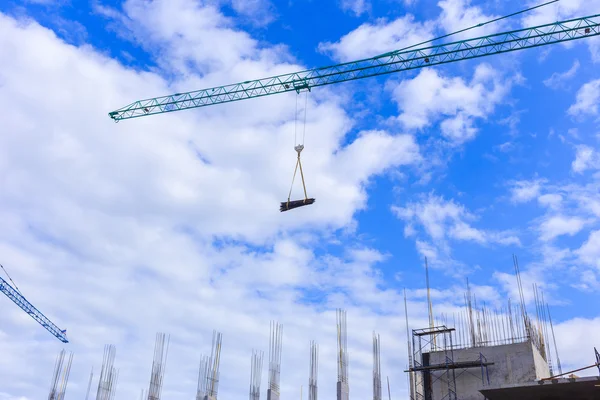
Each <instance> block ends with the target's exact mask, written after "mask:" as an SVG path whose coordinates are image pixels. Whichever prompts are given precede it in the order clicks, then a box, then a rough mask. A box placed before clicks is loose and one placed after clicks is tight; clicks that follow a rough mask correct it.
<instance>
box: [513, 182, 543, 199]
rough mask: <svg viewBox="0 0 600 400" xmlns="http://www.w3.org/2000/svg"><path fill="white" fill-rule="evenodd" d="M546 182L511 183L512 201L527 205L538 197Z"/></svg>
mask: <svg viewBox="0 0 600 400" xmlns="http://www.w3.org/2000/svg"><path fill="white" fill-rule="evenodd" d="M545 182H546V181H545V180H542V179H536V180H532V181H527V180H521V181H515V182H511V184H510V186H511V188H510V191H511V200H512V201H513V202H514V203H526V202H528V201H531V200H533V199H535V198H536V197H538V195H539V194H540V191H541V189H542V185H543V184H544V183H545Z"/></svg>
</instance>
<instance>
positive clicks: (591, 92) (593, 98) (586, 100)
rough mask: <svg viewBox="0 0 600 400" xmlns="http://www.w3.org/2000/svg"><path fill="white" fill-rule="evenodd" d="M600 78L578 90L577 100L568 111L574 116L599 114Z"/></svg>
mask: <svg viewBox="0 0 600 400" xmlns="http://www.w3.org/2000/svg"><path fill="white" fill-rule="evenodd" d="M599 100H600V79H596V80H594V81H591V82H588V83H586V84H584V85H583V86H582V87H581V88H580V89H579V91H578V92H577V101H576V102H575V104H573V105H572V106H571V107H569V110H568V111H567V112H568V113H569V115H572V116H574V117H578V116H584V115H597V114H598V101H599Z"/></svg>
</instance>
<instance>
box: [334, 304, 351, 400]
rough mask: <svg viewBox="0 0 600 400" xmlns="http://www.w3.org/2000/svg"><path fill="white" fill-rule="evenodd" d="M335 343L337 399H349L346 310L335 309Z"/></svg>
mask: <svg viewBox="0 0 600 400" xmlns="http://www.w3.org/2000/svg"><path fill="white" fill-rule="evenodd" d="M336 322H337V343H338V351H337V353H338V363H337V365H338V382H337V400H349V396H350V386H349V383H348V330H347V326H346V310H342V309H338V310H336Z"/></svg>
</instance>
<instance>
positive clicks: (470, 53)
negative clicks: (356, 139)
mask: <svg viewBox="0 0 600 400" xmlns="http://www.w3.org/2000/svg"><path fill="white" fill-rule="evenodd" d="M554 2H555V1H552V2H551V3H554ZM546 4H549V3H546ZM544 5H545V4H544ZM537 7H540V6H537ZM537 7H533V8H537ZM528 10H531V9H528ZM528 10H524V11H528ZM511 15H515V14H511ZM502 18H505V17H502ZM502 18H499V19H502ZM496 20H498V19H496ZM496 20H494V21H496ZM490 22H493V21H490ZM599 24H600V15H598V14H597V15H591V16H589V17H582V18H575V19H570V20H566V21H561V22H554V23H549V24H546V25H540V26H535V27H532V28H525V29H519V30H513V31H509V32H503V33H497V34H493V35H488V36H481V37H477V38H473V39H466V40H460V41H455V42H451V43H445V44H439V45H435V46H428V47H417V46H419V45H416V46H411V47H409V48H406V49H401V50H396V51H391V52H388V53H385V54H381V55H378V56H376V57H372V58H366V59H362V60H358V61H352V62H347V63H343V64H337V65H332V66H329V67H322V68H315V69H309V70H305V71H300V72H294V73H290V74H284V75H279V76H273V77H269V78H263V79H257V80H251V81H245V82H240V83H236V84H232V85H226V86H217V87H213V88H209V89H202V90H196V91H192V92H186V93H176V94H173V95H170V96H163V97H155V98H151V99H146V100H138V101H136V102H133V103H131V104H129V105H127V106H125V107H122V108H119V109H118V110H115V111H112V112H109V114H108V115H109V116H110V118H112V119H113V120H114V121H115V122H118V121H120V120H124V119H131V118H137V117H143V116H147V115H154V114H162V113H168V112H173V111H181V110H187V109H191V108H198V107H206V106H211V105H215V104H222V103H229V102H233V101H240V100H246V99H253V98H256V97H263V96H270V95H274V94H278V93H285V92H292V91H295V92H297V93H300V92H301V91H306V90H311V89H312V88H314V87H318V86H325V85H332V84H334V83H340V82H347V81H353V80H358V79H363V78H369V77H375V76H379V75H385V74H391V73H394V72H402V71H409V70H415V69H419V68H423V67H431V66H434V65H442V64H448V63H453V62H457V61H462V60H469V59H474V58H479V57H485V56H491V55H494V54H502V53H508V52H512V51H517V50H524V49H530V48H534V47H540V46H546V45H550V44H556V43H564V42H568V41H572V40H578V39H584V38H589V37H593V36H598V35H600V25H599ZM482 25H484V24H479V25H476V26H475V27H478V26H482ZM468 29H471V28H468ZM468 29H465V30H468ZM465 30H463V31H465ZM463 31H460V32H463ZM447 36H449V35H445V36H443V37H447ZM443 37H442V38H443ZM429 42H431V41H428V42H425V43H429ZM421 45H422V44H421ZM415 47H417V48H415Z"/></svg>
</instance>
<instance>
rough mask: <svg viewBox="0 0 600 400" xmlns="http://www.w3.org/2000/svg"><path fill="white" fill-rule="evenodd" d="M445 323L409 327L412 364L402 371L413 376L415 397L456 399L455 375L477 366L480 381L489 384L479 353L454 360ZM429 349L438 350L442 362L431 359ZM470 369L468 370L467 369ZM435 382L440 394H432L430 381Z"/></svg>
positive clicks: (452, 330) (422, 399)
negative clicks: (423, 326) (410, 328)
mask: <svg viewBox="0 0 600 400" xmlns="http://www.w3.org/2000/svg"><path fill="white" fill-rule="evenodd" d="M453 332H454V328H448V327H446V326H445V325H440V326H434V327H431V328H425V329H413V330H412V349H413V354H412V359H413V365H412V366H411V367H410V368H409V369H408V371H406V372H413V373H414V378H415V388H414V389H415V400H446V399H448V400H457V399H458V397H457V392H456V378H457V377H458V376H460V375H462V374H463V373H465V372H469V371H468V370H469V369H472V368H480V370H481V383H482V386H485V384H486V382H487V384H488V385H489V383H490V378H489V373H488V368H487V367H488V365H492V364H493V363H490V362H488V361H487V359H486V358H485V356H484V355H483V354H481V353H479V357H478V358H476V359H474V360H467V361H455V360H454V345H453V343H452V333H453ZM432 353H440V354H441V355H440V357H439V358H438V359H439V360H443V361H442V362H436V363H432V361H433V360H431V358H432V357H431V356H432ZM469 373H470V372H469ZM437 382H439V387H440V393H441V397H440V398H439V399H438V398H434V397H433V388H434V384H435V383H437Z"/></svg>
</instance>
